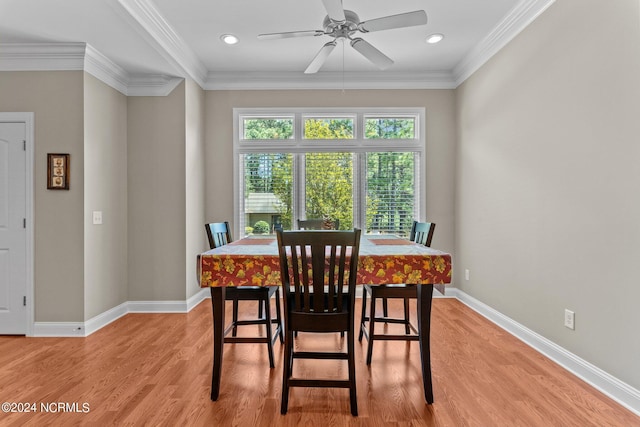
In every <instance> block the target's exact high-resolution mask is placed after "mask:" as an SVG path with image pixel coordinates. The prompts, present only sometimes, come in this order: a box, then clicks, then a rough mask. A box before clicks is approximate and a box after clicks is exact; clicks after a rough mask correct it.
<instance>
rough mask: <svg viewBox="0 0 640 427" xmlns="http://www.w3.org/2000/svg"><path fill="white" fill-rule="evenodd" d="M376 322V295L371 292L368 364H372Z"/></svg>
mask: <svg viewBox="0 0 640 427" xmlns="http://www.w3.org/2000/svg"><path fill="white" fill-rule="evenodd" d="M375 324H376V295H375V293H373V292H372V293H371V310H370V311H369V342H368V343H367V365H371V354H372V353H373V331H374V328H375Z"/></svg>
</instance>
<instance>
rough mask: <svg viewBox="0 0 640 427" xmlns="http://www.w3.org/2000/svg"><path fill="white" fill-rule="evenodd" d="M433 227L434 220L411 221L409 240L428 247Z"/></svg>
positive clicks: (434, 226) (434, 227)
mask: <svg viewBox="0 0 640 427" xmlns="http://www.w3.org/2000/svg"><path fill="white" fill-rule="evenodd" d="M435 229H436V224H435V223H434V222H418V221H413V225H412V226H411V234H410V236H409V240H411V241H412V242H416V243H420V244H421V245H425V246H429V247H430V246H431V239H432V238H433V231H434V230H435Z"/></svg>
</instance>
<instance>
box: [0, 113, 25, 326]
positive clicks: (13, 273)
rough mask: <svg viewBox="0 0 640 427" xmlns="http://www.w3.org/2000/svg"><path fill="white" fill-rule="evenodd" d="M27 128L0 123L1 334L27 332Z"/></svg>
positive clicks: (21, 124)
mask: <svg viewBox="0 0 640 427" xmlns="http://www.w3.org/2000/svg"><path fill="white" fill-rule="evenodd" d="M25 139H26V125H25V124H24V123H0V334H16V335H24V334H26V332H27V307H26V306H25V301H26V295H27V274H26V273H27V263H26V258H27V253H26V250H27V249H26V242H27V235H26V229H25V227H26V151H25V145H24V144H25V142H24V141H25Z"/></svg>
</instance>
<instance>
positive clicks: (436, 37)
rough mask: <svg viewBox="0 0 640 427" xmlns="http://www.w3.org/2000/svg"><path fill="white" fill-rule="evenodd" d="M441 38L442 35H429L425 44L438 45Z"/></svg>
mask: <svg viewBox="0 0 640 427" xmlns="http://www.w3.org/2000/svg"><path fill="white" fill-rule="evenodd" d="M443 38H444V36H443V35H442V34H431V35H430V36H429V37H427V43H429V44H434V43H438V42H439V41H441V40H442V39H443Z"/></svg>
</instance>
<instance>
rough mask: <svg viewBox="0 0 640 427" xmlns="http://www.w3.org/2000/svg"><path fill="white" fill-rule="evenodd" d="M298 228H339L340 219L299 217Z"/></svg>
mask: <svg viewBox="0 0 640 427" xmlns="http://www.w3.org/2000/svg"><path fill="white" fill-rule="evenodd" d="M298 229H299V230H339V229H340V220H339V219H337V218H336V219H329V220H326V219H322V218H316V219H299V220H298Z"/></svg>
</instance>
